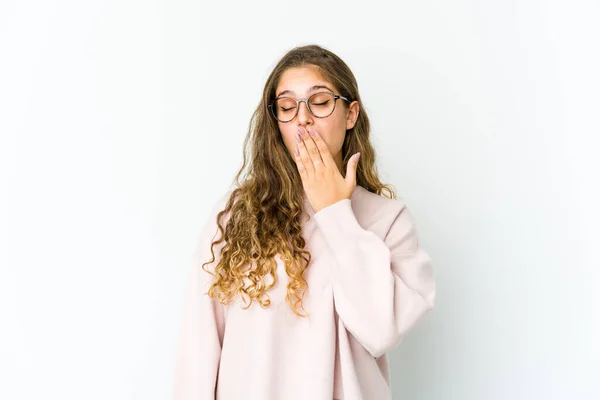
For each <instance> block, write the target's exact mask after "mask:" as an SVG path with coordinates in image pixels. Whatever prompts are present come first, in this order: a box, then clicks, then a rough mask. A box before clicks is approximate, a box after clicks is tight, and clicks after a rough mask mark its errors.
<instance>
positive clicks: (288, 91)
mask: <svg viewBox="0 0 600 400" xmlns="http://www.w3.org/2000/svg"><path fill="white" fill-rule="evenodd" d="M317 89H327V90H329V91H330V92H331V93H333V90H331V89H330V88H329V87H328V86H325V85H314V86H313V87H311V88H310V89H308V91H309V92H312V91H314V90H317ZM282 94H293V95H296V93H294V91H293V90H284V91H282V92H279V94H278V95H277V96H275V97H279V96H281V95H282Z"/></svg>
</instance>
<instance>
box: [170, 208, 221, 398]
mask: <svg viewBox="0 0 600 400" xmlns="http://www.w3.org/2000/svg"><path fill="white" fill-rule="evenodd" d="M222 204H223V203H222V202H219V203H218V205H219V206H220V205H222ZM218 211H220V209H218V207H217V208H214V209H213V212H212V213H211V215H210V216H209V218H208V220H207V221H206V223H205V225H204V227H203V229H202V232H201V234H200V240H199V243H198V245H197V247H196V250H195V252H194V253H193V256H192V257H191V265H190V266H189V272H188V280H187V289H186V295H185V301H184V310H183V321H182V323H181V326H180V330H179V340H178V342H177V351H176V357H175V369H174V381H173V394H174V397H173V399H174V400H214V399H215V389H216V383H217V376H218V371H219V362H220V358H221V345H222V343H223V332H224V329H225V321H224V308H223V307H224V306H223V305H222V304H221V303H219V302H218V301H217V300H216V299H211V298H210V297H208V295H207V294H205V293H206V292H207V291H208V288H209V286H210V282H211V281H212V279H213V277H212V275H210V274H209V273H208V272H206V271H204V270H203V269H202V264H203V263H205V262H207V261H210V260H211V258H212V255H211V252H210V245H211V243H212V241H213V237H214V238H217V237H219V233H218V228H217V225H216V214H217V212H218ZM222 246H223V243H221V244H218V245H215V247H214V252H215V261H214V262H213V263H211V264H208V265H207V266H206V268H207V269H209V270H210V271H213V270H214V266H215V265H216V264H217V263H218V261H219V259H220V249H221V248H222Z"/></svg>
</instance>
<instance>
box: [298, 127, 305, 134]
mask: <svg viewBox="0 0 600 400" xmlns="http://www.w3.org/2000/svg"><path fill="white" fill-rule="evenodd" d="M298 133H299V134H301V135H302V134H304V133H306V129H304V128H303V127H301V126H299V127H298Z"/></svg>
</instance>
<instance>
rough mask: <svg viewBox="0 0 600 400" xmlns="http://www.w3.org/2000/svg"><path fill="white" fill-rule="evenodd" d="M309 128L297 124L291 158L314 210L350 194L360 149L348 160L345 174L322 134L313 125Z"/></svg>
mask: <svg viewBox="0 0 600 400" xmlns="http://www.w3.org/2000/svg"><path fill="white" fill-rule="evenodd" d="M308 131H309V132H306V130H305V129H304V128H303V127H301V126H300V127H298V134H297V135H296V149H295V155H294V158H295V161H296V166H297V167H298V171H299V172H300V177H301V178H302V186H304V191H305V192H306V195H307V197H308V200H309V201H310V204H311V206H312V208H313V209H314V211H315V213H317V212H319V211H320V210H322V209H323V208H325V207H327V206H329V205H331V204H334V203H337V202H338V201H340V200H343V199H349V198H350V197H351V196H352V192H353V191H354V188H356V166H357V165H358V159H359V158H360V153H356V154H354V155H353V156H352V158H351V159H350V161H348V166H347V168H346V178H344V177H343V176H342V174H341V173H340V171H339V170H338V167H337V165H336V163H335V160H334V159H333V156H332V155H331V153H330V152H329V149H328V148H327V144H326V143H325V141H323V139H322V138H321V135H319V133H318V132H316V131H315V130H314V129H312V128H308Z"/></svg>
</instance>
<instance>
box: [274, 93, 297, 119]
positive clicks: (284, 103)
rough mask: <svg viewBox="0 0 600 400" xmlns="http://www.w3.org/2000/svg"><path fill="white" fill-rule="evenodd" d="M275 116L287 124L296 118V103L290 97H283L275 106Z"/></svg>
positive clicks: (276, 101)
mask: <svg viewBox="0 0 600 400" xmlns="http://www.w3.org/2000/svg"><path fill="white" fill-rule="evenodd" d="M273 108H274V110H273V111H275V116H276V117H277V119H278V120H280V121H281V122H287V121H290V120H291V119H293V118H294V116H295V114H296V102H295V101H294V99H290V98H288V97H281V98H279V99H277V100H275V103H274V104H273Z"/></svg>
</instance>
